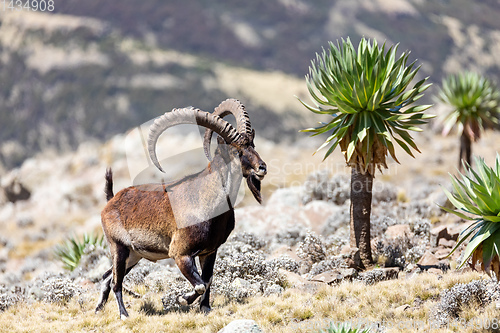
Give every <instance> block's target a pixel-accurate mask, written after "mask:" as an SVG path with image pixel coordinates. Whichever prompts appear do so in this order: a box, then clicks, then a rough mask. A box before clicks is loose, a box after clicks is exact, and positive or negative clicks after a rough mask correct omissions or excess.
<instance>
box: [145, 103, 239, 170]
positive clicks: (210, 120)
mask: <svg viewBox="0 0 500 333" xmlns="http://www.w3.org/2000/svg"><path fill="white" fill-rule="evenodd" d="M180 124H194V125H199V126H203V127H206V128H207V131H208V130H210V131H213V132H215V133H217V134H219V135H220V136H221V137H222V138H223V139H224V140H225V141H226V142H227V143H231V142H234V141H238V140H239V139H240V137H241V135H240V133H239V132H238V131H237V130H236V129H235V128H234V127H233V126H232V125H231V124H230V123H228V122H227V121H225V120H223V119H222V118H220V117H218V116H216V115H213V114H211V113H208V112H205V111H201V110H200V109H195V108H192V107H189V108H183V109H173V110H172V111H171V112H167V113H165V114H164V115H163V116H160V117H158V118H156V120H155V121H154V123H153V125H151V127H150V129H149V137H148V151H149V156H150V157H151V161H152V162H153V164H154V165H155V166H156V167H157V168H158V169H159V170H160V171H161V172H165V171H163V169H162V167H161V166H160V163H159V162H158V157H157V156H156V143H157V142H158V138H159V137H160V135H161V134H162V133H163V132H164V131H165V130H167V128H169V127H172V126H176V125H180Z"/></svg>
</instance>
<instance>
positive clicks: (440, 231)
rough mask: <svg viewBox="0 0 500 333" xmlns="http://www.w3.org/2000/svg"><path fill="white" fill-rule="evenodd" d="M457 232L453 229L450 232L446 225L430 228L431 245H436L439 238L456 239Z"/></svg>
mask: <svg viewBox="0 0 500 333" xmlns="http://www.w3.org/2000/svg"><path fill="white" fill-rule="evenodd" d="M458 234H459V233H457V231H456V230H453V232H452V233H450V232H449V231H448V227H447V226H445V225H443V226H439V227H435V228H432V229H431V245H432V246H438V245H439V240H440V239H445V240H453V241H456V240H457V239H458Z"/></svg>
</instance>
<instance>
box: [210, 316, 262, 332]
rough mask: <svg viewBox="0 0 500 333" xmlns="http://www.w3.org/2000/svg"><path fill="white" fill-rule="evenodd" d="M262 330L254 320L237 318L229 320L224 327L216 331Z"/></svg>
mask: <svg viewBox="0 0 500 333" xmlns="http://www.w3.org/2000/svg"><path fill="white" fill-rule="evenodd" d="M260 332H262V330H261V329H260V327H259V325H257V322H256V321H255V320H251V319H238V320H233V321H232V322H230V323H229V324H228V325H227V326H226V327H223V328H222V329H221V330H220V331H219V332H218V333H260Z"/></svg>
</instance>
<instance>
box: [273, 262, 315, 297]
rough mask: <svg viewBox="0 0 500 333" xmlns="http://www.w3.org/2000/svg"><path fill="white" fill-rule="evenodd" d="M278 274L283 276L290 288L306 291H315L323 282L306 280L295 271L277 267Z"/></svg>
mask: <svg viewBox="0 0 500 333" xmlns="http://www.w3.org/2000/svg"><path fill="white" fill-rule="evenodd" d="M279 274H280V275H281V276H284V277H285V279H286V281H287V283H288V285H289V286H290V288H295V289H298V290H303V291H307V292H315V291H316V290H317V289H318V288H319V287H321V286H323V283H321V282H318V281H308V280H307V279H305V278H304V277H302V276H300V275H299V274H297V273H292V272H289V271H286V270H284V269H281V268H280V269H279Z"/></svg>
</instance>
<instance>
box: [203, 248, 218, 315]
mask: <svg viewBox="0 0 500 333" xmlns="http://www.w3.org/2000/svg"><path fill="white" fill-rule="evenodd" d="M216 257H217V252H214V253H212V254H209V255H208V256H205V257H200V264H201V270H202V273H201V277H202V279H203V281H204V282H205V283H206V284H207V290H206V291H205V293H204V294H203V296H202V297H201V302H200V310H201V311H203V312H205V313H208V312H210V310H211V309H210V285H211V284H212V277H213V274H214V265H215V258H216Z"/></svg>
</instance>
